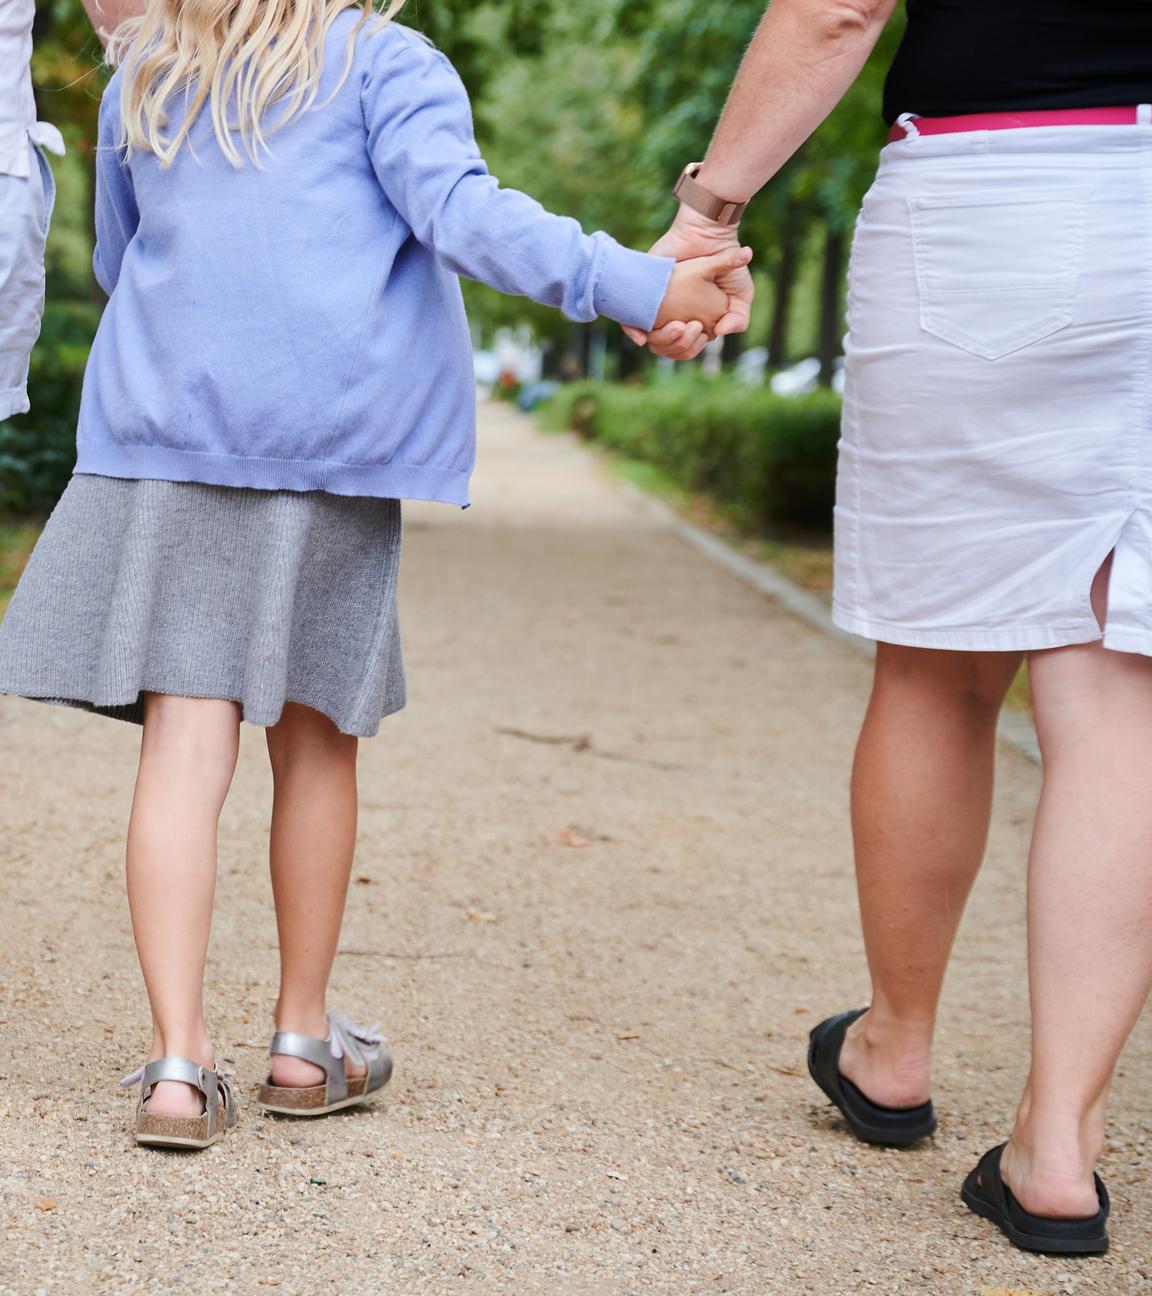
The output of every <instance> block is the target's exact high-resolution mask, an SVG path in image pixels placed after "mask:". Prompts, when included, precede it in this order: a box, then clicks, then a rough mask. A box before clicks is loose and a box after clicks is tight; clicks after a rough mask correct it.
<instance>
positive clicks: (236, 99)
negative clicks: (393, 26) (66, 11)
mask: <svg viewBox="0 0 1152 1296" xmlns="http://www.w3.org/2000/svg"><path fill="white" fill-rule="evenodd" d="M404 4H405V0H387V3H385V5H384V8H383V9H382V10H381V11H377V10H376V9H375V8H374V6H373V2H372V0H355V4H353V0H149V4H148V6H147V8H146V9H145V11H144V13H143V14H141V15H140V16H139V17H136V18H130V19H128V20H127V21H126V22H123V23H121V24H120V26H119V27H117V28H116V31H115V32H114V33H113V35H112V39H111V41H110V42H109V46H108V61H109V63H111V64H112V65H114V66H115V65H119V66H120V67H121V68H122V73H123V75H122V82H121V88H120V116H121V120H122V122H123V130H122V137H121V140H120V145H121V147H126V148H127V150H128V152H129V154H131V152H132V151H133V150H135V149H140V150H142V151H145V152H149V153H154V154H156V156H157V157H158V158H159V159H160V164H161V166H165V167H167V166H170V165H171V164H172V160H173V158H174V157H175V156H176V153H177V151H178V150H179V148H180V146H181V145H182V144H183V143H184V142H185V141H186V140H187V138H188V134H189V132H190V131H191V129H192V126H193V125H194V123H195V121H196V119H197V117H198V116H199V114H200V111H201V109H203V108H204V106H205V104H207V105H208V108H209V111H210V112H211V114H212V126H213V128H214V130H215V134H216V139H217V140H218V141H219V144H220V148H221V150H222V152H223V153H224V156H225V157H226V158H227V159H228V160H229V162H231V163H232V165H233V166H236V167H239V166H242V165H243V163H244V159H243V157H242V156H241V154H240V150H239V149H238V148H237V146H236V137H237V136H239V138H240V142H241V144H242V146H243V148H244V152H245V153H247V155H248V157H249V158H250V159H251V160H252V162H253V163H255V164H256V165H257V166H259V165H260V154H261V153H262V152H267V151H268V142H267V139H266V132H267V131H268V123H267V112H268V109H269V108H270V107H271V106H272V105H273V104H280V105H282V106H283V111H282V112H281V113H279V114H278V117H277V120H276V123H275V129H279V128H280V127H281V126H283V125H284V124H285V123H286V122H288V121H289V120H291V119H292V118H293V117H295V116H297V115H298V114H299V113H302V112H305V111H307V110H308V109H309V108H310V107H312V105H313V104H314V103H315V101H316V95H317V93H318V91H319V87H320V76H321V73H322V72H323V68H324V42H325V40H326V38H327V36H328V31H329V29H330V28H331V26H332V23H333V22H334V21H335V20H336V18H337V17H339V15H340V14H342V13H343V12H344V11H345V10H346V9H349V8H353V7H356V8H359V9H361V10H362V11H363V12H362V13H361V16H360V20H359V21H358V22H357V24H356V26H355V27H354V28H353V29H352V33H351V35H350V36H349V40H348V55H347V59H346V60H345V64H344V72H343V76H342V77H341V83H342V82H343V77H345V76H347V75H348V71H349V68H350V67H351V65H352V56H353V44H354V41H355V38H356V34H357V33H358V32H359V31H360V29H361V28H362V27H363V26H364V24H365V23H366V22H368V21H369V19H371V18H372V17H373V15H374V14H375V15H376V17H377V18H378V20H379V21H380V22H381V23H386V22H389V21H391V19H392V18H393V17H395V15H396V14H397V13H399V11H400V9H401V8H403V6H404ZM177 95H183V97H184V101H185V112H184V116H183V119H182V120H181V122H180V125H179V127H178V128H177V130H176V131H175V132H174V133H172V134H171V135H169V134H167V133H166V128H167V126H168V104H169V103H170V102H171V100H172V99H173V98H174V97H175V96H177Z"/></svg>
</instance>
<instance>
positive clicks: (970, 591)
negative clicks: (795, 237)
mask: <svg viewBox="0 0 1152 1296" xmlns="http://www.w3.org/2000/svg"><path fill="white" fill-rule="evenodd" d="M848 313H849V320H848V327H849V332H848V338H847V343H846V356H847V360H846V386H845V409H844V429H843V437H842V441H841V450H840V475H839V482H838V487H837V504H836V592H835V609H834V612H835V619H836V622H837V624H838V625H840V626H841V627H843V628H844V629H846V630H850V631H854V632H855V633H857V634H861V635H864V636H867V637H868V638H871V639H877V640H881V641H883V642H887V643H895V644H907V645H912V646H921V647H926V648H952V649H970V650H993V651H999V650H1013V649H1016V650H1019V649H1038V648H1054V647H1059V646H1062V645H1065V644H1073V643H1086V642H1089V641H1091V640H1097V639H1100V638H1101V637H1102V638H1103V640H1104V643H1105V645H1106V646H1107V647H1109V648H1115V649H1118V650H1120V651H1123V652H1139V653H1145V654H1149V655H1152V125H1138V126H1136V125H1134V126H1108V127H1099V126H1089V127H1085V126H1060V127H1044V128H1038V129H1021V130H1003V131H979V132H971V133H964V134H956V135H938V136H924V137H921V138H918V139H909V140H907V141H902V142H899V143H895V144H890V145H889V146H888V147H887V148H886V149H885V150H884V152H883V154H882V155H881V165H880V170H879V174H878V176H877V178H876V182H875V184H874V185H873V187H872V189H871V190H870V192H869V193H868V196H867V198H866V199H865V201H864V207H863V211H862V213H861V216H860V220H859V223H858V226H857V231H856V238H855V243H854V246H853V253H852V266H851V273H850V289H849V312H848ZM1112 553H1114V554H1115V558H1114V562H1113V566H1112V573H1111V578H1110V586H1109V601H1108V614H1107V622H1106V625H1105V627H1104V629H1103V632H1102V631H1101V628H1100V626H1099V624H1098V623H1097V620H1096V618H1095V616H1094V615H1093V612H1092V607H1091V601H1090V592H1091V587H1092V581H1093V578H1094V577H1095V575H1096V573H1097V571H1098V570H1099V569H1100V567H1101V565H1102V564H1103V563H1104V561H1105V560H1106V559H1107V557H1108V555H1109V554H1112Z"/></svg>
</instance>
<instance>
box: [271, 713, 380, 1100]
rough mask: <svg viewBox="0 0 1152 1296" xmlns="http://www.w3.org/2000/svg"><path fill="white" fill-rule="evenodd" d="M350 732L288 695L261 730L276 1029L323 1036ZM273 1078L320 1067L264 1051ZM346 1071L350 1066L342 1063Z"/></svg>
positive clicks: (352, 798)
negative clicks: (276, 947)
mask: <svg viewBox="0 0 1152 1296" xmlns="http://www.w3.org/2000/svg"><path fill="white" fill-rule="evenodd" d="M357 746H358V744H357V740H356V739H355V738H353V737H350V736H349V735H348V734H343V733H341V732H340V730H339V729H338V728H337V727H336V725H334V724H333V723H332V721H331V720H329V719H328V717H327V716H324V715H321V714H320V713H319V712H318V711H313V710H312V709H311V708H309V707H305V706H300V705H298V704H296V703H289V704H288V705H287V706H285V708H284V714H283V716H282V717H281V719H280V721H279V723H278V724H276V725H275V726H273V727H272V728H271V729H269V730H268V755H269V758H270V760H271V762H272V776H273V781H274V784H275V796H274V800H273V808H272V842H271V871H272V892H273V896H274V897H275V901H276V925H277V928H278V930H279V933H280V996H279V999H278V1001H277V1004H276V1029H277V1030H291V1031H299V1032H301V1033H302V1034H304V1035H313V1036H318V1037H320V1038H323V1037H324V1036H325V1035H326V1034H327V1033H328V1023H327V1018H326V1015H325V1009H326V998H327V993H328V978H329V977H330V976H331V973H332V963H333V961H334V960H335V957H336V947H337V944H338V942H339V940H340V926H341V923H342V922H343V919H344V903H345V900H346V898H347V893H348V879H349V876H350V875H351V872H352V859H353V854H354V852H355V849H356V810H357V795H356V754H357ZM271 1070H272V1080H273V1083H274V1084H278V1085H288V1086H292V1085H314V1084H319V1083H321V1082H322V1081H323V1079H324V1073H323V1072H322V1071H321V1070H320V1068H319V1067H316V1066H313V1065H312V1064H311V1063H310V1062H305V1061H304V1060H303V1059H301V1058H293V1057H281V1056H279V1055H277V1056H275V1057H273V1059H272V1068H271ZM349 1070H350V1071H352V1070H353V1068H351V1067H350V1068H349Z"/></svg>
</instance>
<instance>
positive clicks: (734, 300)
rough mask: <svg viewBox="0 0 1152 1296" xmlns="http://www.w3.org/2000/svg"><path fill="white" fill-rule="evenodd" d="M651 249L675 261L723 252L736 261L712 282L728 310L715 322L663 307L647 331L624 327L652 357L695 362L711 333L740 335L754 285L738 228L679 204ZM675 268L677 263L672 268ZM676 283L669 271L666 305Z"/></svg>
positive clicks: (709, 258)
mask: <svg viewBox="0 0 1152 1296" xmlns="http://www.w3.org/2000/svg"><path fill="white" fill-rule="evenodd" d="M652 252H653V254H654V255H655V256H670V257H675V258H676V260H677V261H682V262H686V263H689V264H690V263H691V259H692V258H695V259H697V260H705V261H715V260H717V259H718V258H719V257H721V256H723V255H724V254H725V253H726V252H727V253H735V254H737V256H738V259H737V260H735V261H734V262H731V263H729V265H728V266H727V267H726V268H724V269H722V270H719V271H718V273H717V274H716V275H715V277H714V279H713V281H712V282H713V284H714V285H715V287H716V288H718V289H720V290H721V292H723V293H724V294H726V296H727V299H728V305H727V309H726V311H725V312H724V313H723V314H722V315H721V316H720V318H719V319H718V320H716V321H715V322H714V323H712V324H711V325H709V321H708V320H707V319H705V318H704V317H703V316H701V315H697V314H693V313H691V312H688V311H686V312H685V313H684V314H682V315H666V314H665V312H664V310H663V309H662V310H661V312H660V316H659V318H658V320H657V324H656V327H655V329H653V331H652V332H651V333H643V332H641V331H640V330H639V329H631V328H630V329H625V330H624V331H625V332H626V333H627V334H628V336H629V337H630V338H631V339H632V341H633V342H635V343H636V344H637V345H638V346H647V347H648V348H649V350H650V351H652V353H653V354H654V355H658V356H664V357H665V358H666V359H669V360H694V359H695V358H696V357H697V356H698V355H699V354H700V352H701V351H703V350H704V348H705V347H706V346H707V345H708V343H709V342H710V341H712V339H713V338H714V337H724V336H727V335H728V334H730V333H743V332H744V331H745V330H746V329H747V328H748V325H749V323H750V322H751V317H752V300H753V298H754V297H755V295H756V288H755V284H754V283H753V280H752V275H751V273H750V272H749V270H748V263H749V261H750V260H751V259H752V258H751V253H748V252H747V249H744V248H741V246H740V235H739V231H738V230H737V229H735V228H733V227H732V226H730V225H718V224H717V223H716V222H715V221H710V220H708V219H707V218H705V217H704V216H701V215H699V214H698V213H697V212H694V211H693V210H692V209H691V208H689V207H681V208H680V212H679V214H678V215H677V217H676V220H675V222H674V223H673V225H672V228H671V229H670V230H669V231H668V233H667V234H665V235H664V237H663V238H662V239H660V241H659V242H658V243H656V244H655V246H654V247H653V248H652ZM745 254H746V255H745ZM680 269H681V267H679V266H678V267H677V271H679V270H680ZM675 287H676V275H675V274H674V275H673V280H672V286H671V287H670V289H669V296H668V298H666V299H665V305H668V304H669V303H670V302H671V300H672V291H673V289H674V288H675ZM713 300H714V299H713Z"/></svg>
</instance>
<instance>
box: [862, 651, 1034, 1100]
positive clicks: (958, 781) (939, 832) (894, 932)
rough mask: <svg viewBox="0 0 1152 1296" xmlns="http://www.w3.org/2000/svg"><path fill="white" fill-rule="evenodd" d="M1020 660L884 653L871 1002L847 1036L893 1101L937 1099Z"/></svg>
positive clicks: (871, 728)
mask: <svg viewBox="0 0 1152 1296" xmlns="http://www.w3.org/2000/svg"><path fill="white" fill-rule="evenodd" d="M1021 660H1022V658H1021V654H1019V653H976V652H950V651H943V650H938V649H925V648H903V647H898V646H896V645H893V644H880V645H879V646H878V651H877V657H876V680H875V685H874V688H873V693H872V700H871V703H870V705H869V708H868V714H867V718H866V719H865V721H864V729H863V732H862V733H861V735H860V743H859V746H858V748H857V752H856V765H855V769H854V771H853V778H852V824H853V831H854V836H855V843H856V874H857V881H858V886H859V892H860V908H861V915H862V918H863V923H864V939H865V945H866V948H867V951H868V966H869V970H870V972H871V977H872V1007H871V1010H870V1011H869V1012H868V1013H866V1014H865V1015H864V1016H863V1017H862V1018H860V1020H859V1021H857V1022H856V1023H855V1024H854V1025H853V1026H852V1027H851V1029H850V1030H849V1032H848V1035H847V1038H846V1039H845V1042H844V1048H843V1051H842V1053H841V1070H842V1072H843V1074H844V1075H846V1076H847V1077H848V1078H849V1079H850V1080H852V1081H853V1082H854V1083H855V1084H856V1085H857V1086H858V1087H859V1088H860V1089H861V1090H862V1091H863V1092H864V1093H865V1094H867V1095H868V1097H869V1098H871V1099H872V1100H873V1101H874V1102H878V1103H881V1104H883V1105H885V1106H890V1107H913V1106H916V1105H918V1104H919V1103H922V1102H925V1101H927V1099H928V1098H929V1097H930V1095H931V1087H932V1036H933V1031H934V1028H935V1024H936V1011H937V1007H938V1004H939V1001H940V993H941V989H942V987H943V983H944V973H945V970H946V968H947V965H948V958H949V955H950V954H951V952H952V945H953V941H954V940H955V937H956V931H957V928H958V927H959V925H960V918H961V916H962V914H963V912H964V906H965V904H966V902H967V899H968V894H969V892H970V890H971V888H972V883H973V881H974V880H975V878H976V874H977V872H978V871H979V869H980V864H981V861H982V859H983V856H984V848H985V844H986V842H987V836H988V823H989V817H990V814H991V806H992V785H993V767H994V761H995V754H996V724H997V718H998V717H999V714H1000V707H1001V704H1002V703H1003V701H1004V695H1005V693H1006V692H1007V691H1008V688H1009V686H1010V685H1011V683H1012V680H1013V679H1014V678H1015V675H1016V672H1017V670H1018V669H1019V666H1020V662H1021Z"/></svg>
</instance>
